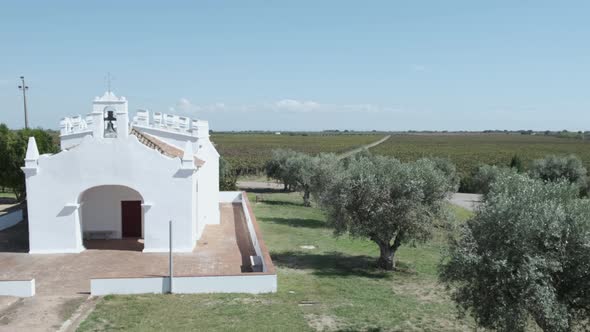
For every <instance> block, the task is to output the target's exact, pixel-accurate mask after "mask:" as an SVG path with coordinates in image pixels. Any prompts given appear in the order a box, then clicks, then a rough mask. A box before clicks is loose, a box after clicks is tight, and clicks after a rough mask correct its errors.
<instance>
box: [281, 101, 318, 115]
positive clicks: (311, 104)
mask: <svg viewBox="0 0 590 332" xmlns="http://www.w3.org/2000/svg"><path fill="white" fill-rule="evenodd" d="M274 106H275V108H276V109H277V110H286V111H291V112H311V111H317V110H320V109H321V108H322V106H321V105H320V104H319V103H317V102H315V101H299V100H295V99H282V100H279V101H277V102H276V103H274Z"/></svg>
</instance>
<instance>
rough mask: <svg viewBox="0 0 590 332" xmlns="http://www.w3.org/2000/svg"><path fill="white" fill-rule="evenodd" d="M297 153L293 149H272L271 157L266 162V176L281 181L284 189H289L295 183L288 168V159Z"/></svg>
mask: <svg viewBox="0 0 590 332" xmlns="http://www.w3.org/2000/svg"><path fill="white" fill-rule="evenodd" d="M294 153H296V152H295V151H293V150H285V149H275V150H272V156H271V158H270V159H269V160H268V161H267V162H266V163H265V165H264V170H265V173H266V176H267V177H268V178H270V179H275V180H278V181H281V182H282V183H283V185H284V190H285V191H286V190H289V189H291V188H292V187H293V185H294V180H293V178H292V176H291V173H290V172H289V170H288V169H287V160H288V159H289V158H291V157H292V156H293V154H294Z"/></svg>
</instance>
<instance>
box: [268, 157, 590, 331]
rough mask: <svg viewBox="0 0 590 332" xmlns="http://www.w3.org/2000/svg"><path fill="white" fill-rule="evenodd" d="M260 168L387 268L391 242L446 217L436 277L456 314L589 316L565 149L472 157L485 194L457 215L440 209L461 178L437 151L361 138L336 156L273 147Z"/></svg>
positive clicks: (561, 319)
mask: <svg viewBox="0 0 590 332" xmlns="http://www.w3.org/2000/svg"><path fill="white" fill-rule="evenodd" d="M266 172H267V175H268V176H269V177H270V178H273V179H276V180H278V181H280V182H281V183H282V184H283V187H284V190H297V191H301V192H302V195H303V204H304V205H305V206H309V205H311V204H312V200H313V201H315V202H316V204H318V205H319V206H320V207H321V208H322V209H323V210H324V211H325V213H326V216H327V222H328V224H329V225H330V226H331V227H333V229H334V233H335V235H343V234H348V235H350V236H353V237H360V238H366V239H369V240H371V241H373V242H374V243H375V244H376V245H377V246H378V248H379V258H378V260H377V263H376V264H377V266H379V267H381V268H383V269H386V270H394V269H395V254H396V253H397V250H398V249H399V247H400V246H402V245H404V244H408V243H415V242H423V241H427V240H428V239H429V238H430V237H431V236H432V234H433V230H434V229H435V228H437V227H438V228H440V227H443V229H447V230H448V231H449V232H448V233H449V243H450V249H449V250H448V252H447V253H446V254H445V258H444V259H443V260H442V262H441V264H440V274H439V275H440V280H441V281H442V282H443V283H445V284H446V285H448V287H449V290H450V292H451V293H452V297H453V300H454V301H455V302H456V303H457V306H458V307H459V308H460V309H461V314H469V315H470V316H471V317H473V318H474V319H475V321H476V323H477V324H478V325H479V326H481V327H484V328H489V329H495V330H498V331H525V330H526V329H527V328H529V327H530V324H531V322H534V323H533V324H536V325H537V326H538V327H539V328H541V329H542V330H543V331H577V330H580V331H581V330H584V329H586V330H587V328H588V325H584V324H588V323H589V322H588V317H590V293H589V292H590V200H589V199H588V198H586V197H585V196H586V195H587V183H588V181H587V172H586V169H585V168H584V167H583V166H582V164H581V162H580V160H579V159H578V158H576V157H575V156H569V157H556V156H548V157H546V158H544V159H539V160H535V161H533V162H532V163H531V164H530V165H529V166H528V167H525V165H524V163H523V162H522V161H521V160H520V159H519V158H518V157H517V156H515V157H514V158H512V161H511V162H510V165H508V166H507V167H498V166H489V165H486V166H482V167H480V168H479V169H478V170H477V172H476V174H474V180H473V182H474V185H476V186H477V188H478V190H479V191H480V192H482V193H483V194H484V196H483V202H482V204H481V207H480V208H478V209H477V210H476V212H475V215H474V216H473V217H472V218H471V219H470V220H468V221H467V222H465V223H463V224H459V223H458V222H456V221H454V220H453V219H452V218H451V217H450V215H451V214H450V213H448V211H447V206H448V204H447V201H446V199H447V198H448V197H449V195H450V194H451V193H453V192H455V191H456V189H457V187H458V183H459V179H458V176H457V172H456V169H455V166H454V165H453V164H452V163H451V162H450V161H448V160H446V159H440V158H435V159H420V160H417V161H415V162H407V163H403V162H400V161H399V160H397V159H395V158H390V157H383V156H374V155H371V154H370V153H369V152H368V151H366V150H365V151H363V152H361V153H358V154H356V155H354V156H351V157H348V158H345V159H339V158H337V157H336V156H334V155H319V156H315V157H312V156H308V155H305V154H302V153H299V152H294V151H289V150H276V151H273V157H272V159H271V160H270V161H269V162H267V165H266ZM310 198H311V200H310Z"/></svg>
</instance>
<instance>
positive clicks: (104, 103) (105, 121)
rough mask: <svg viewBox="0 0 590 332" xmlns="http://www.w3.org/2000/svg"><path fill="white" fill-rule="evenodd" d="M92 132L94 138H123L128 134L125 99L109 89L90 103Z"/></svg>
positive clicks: (127, 114)
mask: <svg viewBox="0 0 590 332" xmlns="http://www.w3.org/2000/svg"><path fill="white" fill-rule="evenodd" d="M90 116H91V117H92V125H93V129H92V133H93V136H94V137H95V138H119V139H124V138H126V137H127V136H128V135H129V113H128V107H127V99H125V97H117V96H115V94H114V93H113V92H111V91H107V92H105V93H104V95H103V96H102V97H96V98H94V102H93V103H92V113H90Z"/></svg>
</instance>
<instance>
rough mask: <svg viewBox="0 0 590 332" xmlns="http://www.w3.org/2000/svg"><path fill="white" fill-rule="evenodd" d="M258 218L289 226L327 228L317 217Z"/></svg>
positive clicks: (270, 222) (266, 221)
mask: <svg viewBox="0 0 590 332" xmlns="http://www.w3.org/2000/svg"><path fill="white" fill-rule="evenodd" d="M258 220H260V221H263V222H265V223H269V224H277V225H285V226H290V227H306V228H327V226H326V223H325V222H323V221H321V220H317V219H302V218H276V217H275V218H259V219H258Z"/></svg>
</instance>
